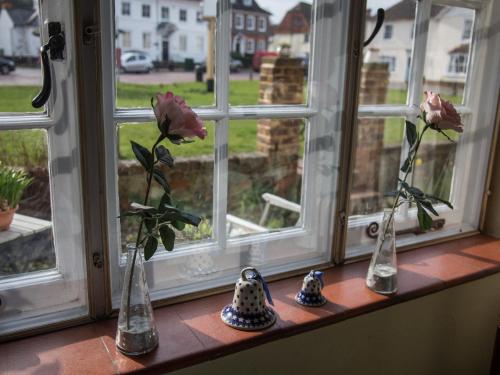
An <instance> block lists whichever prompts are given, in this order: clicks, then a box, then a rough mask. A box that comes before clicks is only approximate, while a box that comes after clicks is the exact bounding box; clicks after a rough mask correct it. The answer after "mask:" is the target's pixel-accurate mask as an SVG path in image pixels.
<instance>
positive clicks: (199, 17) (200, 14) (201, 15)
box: [196, 11, 203, 23]
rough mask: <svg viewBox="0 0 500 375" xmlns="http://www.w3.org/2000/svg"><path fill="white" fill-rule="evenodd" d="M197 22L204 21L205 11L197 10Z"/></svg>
mask: <svg viewBox="0 0 500 375" xmlns="http://www.w3.org/2000/svg"><path fill="white" fill-rule="evenodd" d="M196 22H198V23H200V22H203V13H201V12H199V11H198V12H196Z"/></svg>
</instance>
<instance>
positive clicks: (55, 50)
mask: <svg viewBox="0 0 500 375" xmlns="http://www.w3.org/2000/svg"><path fill="white" fill-rule="evenodd" d="M48 28H49V40H48V42H47V43H46V44H44V45H43V46H41V47H40V57H41V59H42V69H43V70H42V71H43V84H42V89H41V90H40V92H39V93H38V94H37V96H35V98H33V100H32V101H31V105H32V106H33V107H34V108H40V107H43V105H44V104H45V103H47V100H49V96H50V92H51V90H52V78H51V74H50V64H49V53H50V60H63V59H64V56H63V51H64V46H65V44H66V42H65V40H64V33H63V32H62V30H61V23H59V22H49V24H48Z"/></svg>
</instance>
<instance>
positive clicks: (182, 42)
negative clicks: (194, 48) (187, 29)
mask: <svg viewBox="0 0 500 375" xmlns="http://www.w3.org/2000/svg"><path fill="white" fill-rule="evenodd" d="M186 50H187V35H182V34H181V35H179V51H182V52H186Z"/></svg>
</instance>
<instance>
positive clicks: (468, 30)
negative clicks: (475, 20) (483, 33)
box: [462, 19, 472, 40]
mask: <svg viewBox="0 0 500 375" xmlns="http://www.w3.org/2000/svg"><path fill="white" fill-rule="evenodd" d="M471 35H472V20H471V19H466V20H464V31H463V33H462V39H464V40H467V39H470V37H471Z"/></svg>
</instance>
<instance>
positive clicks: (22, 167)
mask: <svg viewBox="0 0 500 375" xmlns="http://www.w3.org/2000/svg"><path fill="white" fill-rule="evenodd" d="M40 10H41V12H42V13H41V14H40V18H39V19H37V20H36V22H38V23H40V25H43V22H42V20H44V19H57V20H59V21H61V22H63V23H64V24H66V25H69V24H70V23H71V22H72V20H73V13H72V10H73V7H72V4H70V2H65V1H63V2H59V3H57V4H55V3H53V2H50V1H49V2H44V6H43V8H42V7H41V8H40ZM4 13H5V12H4ZM2 14H3V13H2ZM43 30H44V32H45V31H46V26H44V27H43ZM65 31H66V33H67V34H66V52H65V57H66V58H65V60H63V61H58V62H57V63H55V64H51V72H52V90H55V91H53V92H57V95H51V96H50V97H49V100H48V102H47V105H46V106H42V107H41V108H39V109H36V108H33V107H32V105H31V98H33V97H34V95H35V94H36V92H37V91H38V89H36V90H33V89H31V88H28V87H26V86H20V85H19V84H18V83H16V80H15V79H12V82H11V83H10V85H12V86H11V87H5V86H4V87H2V86H0V150H1V152H0V169H2V170H3V168H9V170H11V169H14V170H15V171H18V172H22V173H25V174H26V175H27V176H28V177H29V178H31V179H32V181H31V184H30V185H29V186H27V187H26V189H25V190H24V193H23V195H22V197H21V199H20V201H19V202H18V203H17V202H16V201H11V200H9V201H7V205H8V206H9V207H10V205H14V204H16V205H18V209H17V211H16V212H15V213H14V217H13V222H12V224H11V225H10V227H9V229H8V230H1V231H0V254H1V255H0V296H1V297H0V298H1V304H2V307H1V312H0V337H3V338H5V337H6V336H5V335H7V334H15V333H16V332H18V331H23V330H29V329H33V328H35V327H40V326H45V325H50V324H53V323H57V322H59V321H61V320H72V319H83V318H85V316H87V315H88V300H87V273H86V269H87V267H86V256H85V248H86V244H85V241H84V238H83V230H82V228H83V212H82V211H83V209H82V203H81V202H82V199H83V196H82V190H81V178H82V176H81V162H80V150H81V149H80V139H79V134H80V124H79V120H78V116H77V112H78V108H77V100H76V98H77V96H78V94H77V92H78V90H77V87H76V81H77V76H76V75H75V72H76V71H77V69H76V65H75V60H76V59H77V57H76V52H75V50H76V46H75V40H76V38H75V37H74V35H73V34H72V33H71V28H66V30H65ZM29 34H30V35H27V36H26V38H27V39H26V40H20V41H19V42H18V44H16V48H17V49H19V50H24V51H27V52H29V53H30V55H32V56H33V57H35V56H38V50H39V48H40V46H41V45H42V41H41V40H40V37H39V36H38V35H37V36H35V35H31V33H29ZM9 40H10V39H9ZM28 43H32V44H33V46H32V47H33V48H31V49H30V46H29V45H28ZM43 43H46V39H44V42H43ZM12 47H13V46H12V45H11V44H10V43H4V44H3V45H2V48H3V49H4V50H5V54H8V55H11V53H12ZM31 70H32V73H30V74H33V75H34V82H41V81H42V80H41V76H40V75H38V70H37V69H31ZM27 71H28V72H30V68H27ZM8 77H9V76H6V78H5V81H7V80H8V79H9V78H8ZM2 80H4V78H3V76H2ZM37 85H38V83H37ZM13 90H15V91H16V92H18V93H19V97H12V92H13ZM12 112H16V114H15V115H14V114H13V113H12ZM0 200H1V201H2V202H1V204H0V206H1V207H2V208H0V211H2V213H3V207H4V204H5V202H4V200H3V198H2V199H0Z"/></svg>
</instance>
